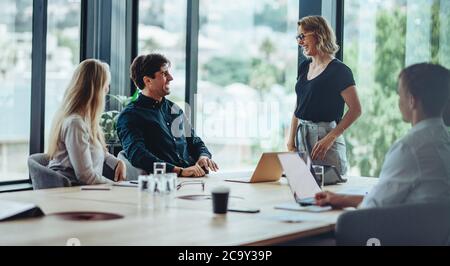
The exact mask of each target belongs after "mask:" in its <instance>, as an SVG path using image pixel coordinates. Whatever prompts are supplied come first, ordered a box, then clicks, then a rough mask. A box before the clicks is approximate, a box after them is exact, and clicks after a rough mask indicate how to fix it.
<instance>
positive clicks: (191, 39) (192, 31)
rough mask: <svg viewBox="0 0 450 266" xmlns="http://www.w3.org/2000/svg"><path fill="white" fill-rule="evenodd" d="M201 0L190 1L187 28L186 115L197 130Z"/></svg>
mask: <svg viewBox="0 0 450 266" xmlns="http://www.w3.org/2000/svg"><path fill="white" fill-rule="evenodd" d="M199 2H200V0H191V1H188V6H187V7H188V8H187V12H188V14H187V23H186V25H187V27H186V97H185V101H186V103H187V104H189V107H190V109H189V108H186V109H185V110H186V112H189V111H190V114H189V113H186V115H188V116H190V119H191V124H192V127H193V128H195V113H196V112H195V110H196V106H195V95H196V94H197V81H198V33H199V11H200V3H199Z"/></svg>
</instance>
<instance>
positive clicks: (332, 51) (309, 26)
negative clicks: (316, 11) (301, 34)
mask: <svg viewBox="0 0 450 266" xmlns="http://www.w3.org/2000/svg"><path fill="white" fill-rule="evenodd" d="M297 24H298V26H299V27H301V28H302V29H303V30H304V31H310V32H313V33H314V36H315V37H316V40H317V49H318V50H319V51H321V52H322V53H325V54H329V55H332V56H334V55H336V53H337V52H338V51H339V49H340V47H339V45H338V44H337V41H336V34H335V33H334V31H333V28H332V27H331V26H330V24H329V23H328V21H327V20H326V19H325V18H324V17H322V16H308V17H304V18H302V19H301V20H299V21H298V23H297Z"/></svg>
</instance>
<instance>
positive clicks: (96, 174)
mask: <svg viewBox="0 0 450 266" xmlns="http://www.w3.org/2000/svg"><path fill="white" fill-rule="evenodd" d="M118 162H119V160H118V159H117V158H116V157H114V156H113V155H111V154H109V153H108V152H105V151H104V149H103V148H102V147H101V146H100V145H94V144H93V143H92V142H91V141H90V140H89V126H88V123H87V122H86V121H85V120H84V119H83V118H82V117H81V116H80V115H77V114H74V115H71V116H69V117H67V118H66V119H65V120H64V122H63V124H62V128H61V134H60V139H59V140H58V150H57V152H56V155H55V156H54V158H53V159H52V160H51V161H50V162H49V165H48V167H49V168H50V169H52V170H55V171H58V172H59V173H61V174H63V175H64V176H66V177H68V178H69V179H70V180H71V182H72V184H76V185H93V184H103V183H111V182H112V181H111V180H109V179H107V178H105V177H103V176H102V172H103V164H104V163H106V165H108V166H109V167H110V168H111V169H113V170H114V169H115V168H116V166H117V164H118Z"/></svg>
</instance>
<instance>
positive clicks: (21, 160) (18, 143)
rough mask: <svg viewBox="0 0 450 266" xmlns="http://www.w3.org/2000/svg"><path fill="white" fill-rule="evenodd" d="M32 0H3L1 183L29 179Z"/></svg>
mask: <svg viewBox="0 0 450 266" xmlns="http://www.w3.org/2000/svg"><path fill="white" fill-rule="evenodd" d="M32 18H33V1H32V0H6V1H0V36H1V37H0V112H1V115H0V125H1V129H0V182H5V181H13V180H14V181H15V180H25V179H28V169H27V164H26V162H27V157H28V154H29V142H30V141H29V139H30V137H29V136H30V104H31V47H32Z"/></svg>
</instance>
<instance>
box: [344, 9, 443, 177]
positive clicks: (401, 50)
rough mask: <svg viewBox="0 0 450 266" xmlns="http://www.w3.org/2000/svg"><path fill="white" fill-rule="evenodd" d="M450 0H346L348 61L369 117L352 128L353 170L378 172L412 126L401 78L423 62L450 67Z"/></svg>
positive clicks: (345, 55) (351, 164)
mask: <svg viewBox="0 0 450 266" xmlns="http://www.w3.org/2000/svg"><path fill="white" fill-rule="evenodd" d="M449 17H450V9H449V1H446V0H369V1H359V0H346V1H345V15H344V23H345V24H344V44H345V45H344V61H345V63H346V64H347V65H349V66H350V68H351V69H352V70H353V72H354V74H355V78H356V82H357V87H358V92H359V95H360V98H361V102H362V106H363V116H362V117H361V118H360V119H359V120H358V122H357V123H356V124H355V125H354V126H353V127H352V128H351V129H350V130H349V131H348V132H347V135H346V137H347V141H348V143H349V146H348V154H349V159H350V166H351V171H350V173H351V174H354V175H363V176H378V175H379V173H380V170H381V167H382V164H383V161H384V156H385V154H386V152H387V151H388V149H389V147H390V146H391V145H392V144H393V143H394V142H395V140H397V139H398V138H400V137H401V136H403V135H404V134H405V133H406V131H407V130H408V128H410V126H409V125H408V124H406V123H404V122H403V121H402V119H401V115H400V111H399V110H398V95H397V77H398V74H399V73H400V71H401V70H402V69H403V68H404V67H406V66H409V65H411V64H414V63H418V62H433V63H440V64H442V65H444V66H445V67H447V68H449V67H450V53H449V47H450V46H449V36H450V28H449V25H450V23H449V21H450V20H449Z"/></svg>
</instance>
